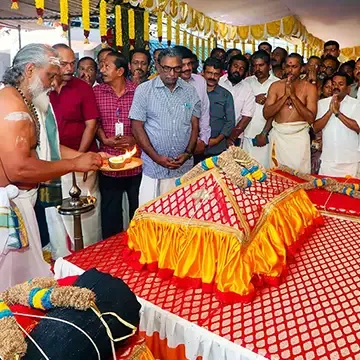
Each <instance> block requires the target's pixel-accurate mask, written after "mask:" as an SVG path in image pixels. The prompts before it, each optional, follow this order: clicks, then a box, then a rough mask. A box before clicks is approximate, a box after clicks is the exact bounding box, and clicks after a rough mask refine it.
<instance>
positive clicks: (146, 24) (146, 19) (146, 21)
mask: <svg viewBox="0 0 360 360" xmlns="http://www.w3.org/2000/svg"><path fill="white" fill-rule="evenodd" d="M149 29H150V14H149V12H148V11H145V12H144V41H145V42H146V48H147V49H148V47H149V41H150V34H149Z"/></svg>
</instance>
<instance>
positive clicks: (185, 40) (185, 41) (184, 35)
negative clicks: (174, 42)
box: [183, 31, 187, 46]
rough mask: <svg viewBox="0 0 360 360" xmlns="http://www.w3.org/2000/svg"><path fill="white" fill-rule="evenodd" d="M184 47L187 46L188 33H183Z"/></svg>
mask: <svg viewBox="0 0 360 360" xmlns="http://www.w3.org/2000/svg"><path fill="white" fill-rule="evenodd" d="M183 46H187V32H186V31H184V32H183Z"/></svg>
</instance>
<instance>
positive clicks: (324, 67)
mask: <svg viewBox="0 0 360 360" xmlns="http://www.w3.org/2000/svg"><path fill="white" fill-rule="evenodd" d="M320 69H322V70H327V71H330V72H333V71H335V69H334V68H333V67H332V66H325V65H320Z"/></svg>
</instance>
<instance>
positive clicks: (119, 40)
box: [115, 5, 123, 51]
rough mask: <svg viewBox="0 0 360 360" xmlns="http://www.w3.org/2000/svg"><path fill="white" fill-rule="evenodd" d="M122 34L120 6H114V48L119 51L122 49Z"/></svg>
mask: <svg viewBox="0 0 360 360" xmlns="http://www.w3.org/2000/svg"><path fill="white" fill-rule="evenodd" d="M122 36H123V34H122V21H121V6H120V5H116V6H115V44H116V48H117V49H118V50H119V51H121V50H122V48H123V37H122Z"/></svg>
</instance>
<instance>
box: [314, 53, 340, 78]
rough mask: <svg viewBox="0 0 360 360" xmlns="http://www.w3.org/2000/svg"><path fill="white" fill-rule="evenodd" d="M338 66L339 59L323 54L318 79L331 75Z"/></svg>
mask: <svg viewBox="0 0 360 360" xmlns="http://www.w3.org/2000/svg"><path fill="white" fill-rule="evenodd" d="M339 66H340V62H339V60H338V59H337V58H336V57H334V56H332V55H325V56H324V57H323V58H322V61H321V64H320V73H319V79H320V80H324V79H325V78H326V77H332V76H333V75H334V74H335V73H336V72H337V71H338V68H339Z"/></svg>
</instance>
